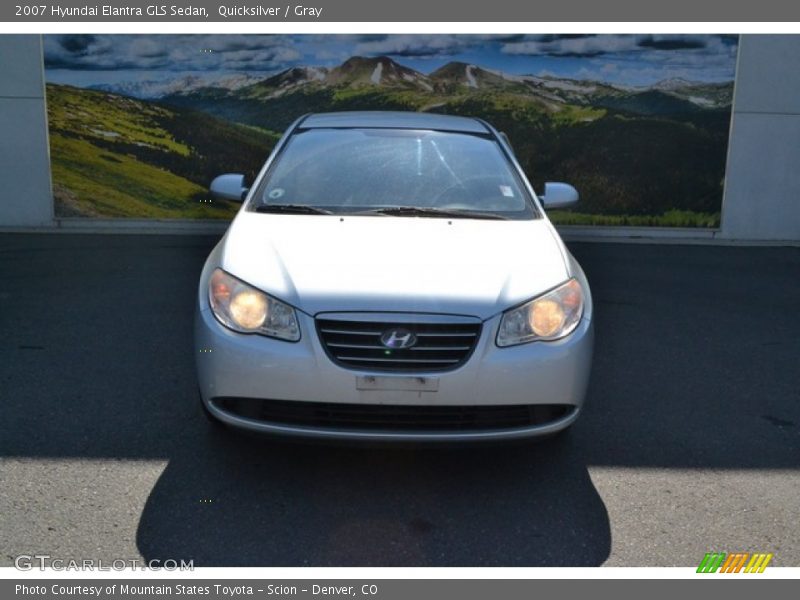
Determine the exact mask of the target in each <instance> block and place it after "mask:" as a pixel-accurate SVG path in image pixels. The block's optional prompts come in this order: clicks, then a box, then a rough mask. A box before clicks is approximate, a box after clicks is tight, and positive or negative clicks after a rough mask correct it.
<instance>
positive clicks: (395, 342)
mask: <svg viewBox="0 0 800 600" xmlns="http://www.w3.org/2000/svg"><path fill="white" fill-rule="evenodd" d="M416 343H417V336H415V335H414V334H413V333H412V332H411V331H409V330H408V329H403V328H402V327H398V328H396V329H387V330H386V331H384V332H383V335H382V336H381V344H383V345H384V346H386V347H387V348H391V349H393V350H402V349H403V348H411V346H413V345H414V344H416Z"/></svg>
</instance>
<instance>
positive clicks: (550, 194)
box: [539, 181, 578, 208]
mask: <svg viewBox="0 0 800 600" xmlns="http://www.w3.org/2000/svg"><path fill="white" fill-rule="evenodd" d="M539 200H541V201H542V205H543V206H544V207H545V208H570V207H572V206H575V205H576V204H577V203H578V190H576V189H575V188H574V187H572V186H571V185H570V184H568V183H557V182H553V181H548V182H547V183H545V184H544V194H542V195H541V196H539Z"/></svg>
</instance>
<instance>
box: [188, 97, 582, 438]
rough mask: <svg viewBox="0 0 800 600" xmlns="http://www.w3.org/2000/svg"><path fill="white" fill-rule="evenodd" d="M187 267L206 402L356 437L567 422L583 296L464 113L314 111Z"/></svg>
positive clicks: (248, 418)
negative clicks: (195, 278)
mask: <svg viewBox="0 0 800 600" xmlns="http://www.w3.org/2000/svg"><path fill="white" fill-rule="evenodd" d="M211 191H212V193H214V194H215V195H216V196H217V197H221V198H227V199H231V200H237V201H242V200H244V204H243V206H242V208H241V210H240V211H239V212H238V214H237V215H236V217H235V219H234V220H233V222H232V223H231V225H230V227H229V229H228V231H227V233H226V234H225V236H224V237H223V238H222V240H221V241H220V242H219V244H218V245H217V246H216V247H215V248H214V250H213V251H212V252H211V255H210V256H209V257H208V260H207V261H206V264H205V267H204V269H203V273H202V276H201V278H200V287H199V293H198V296H197V302H198V310H197V314H196V323H195V339H196V353H197V373H198V378H199V385H200V395H201V399H202V403H203V408H204V409H205V410H206V412H207V414H208V415H209V416H211V417H212V418H213V419H216V420H218V421H221V422H222V423H225V424H227V425H231V426H235V427H240V428H245V429H249V430H254V431H261V432H268V433H274V434H285V435H295V436H315V437H324V438H356V439H367V440H411V441H427V440H431V441H434V440H435V441H447V440H454V441H470V440H500V439H511V438H520V437H526V436H538V435H547V434H552V433H555V432H557V431H560V430H562V429H564V428H566V427H568V426H569V425H570V424H572V423H573V422H574V420H575V419H576V418H577V417H578V414H579V413H580V410H581V406H582V404H583V400H584V395H585V392H586V387H587V382H588V378H589V372H590V367H591V360H592V337H593V329H592V301H591V296H590V293H589V286H588V283H587V281H586V278H585V276H584V274H583V271H582V270H581V267H580V266H579V265H578V263H577V262H576V261H575V259H574V258H573V257H572V256H571V255H570V253H569V252H568V251H567V249H566V248H565V246H564V244H563V242H562V241H561V239H560V238H559V236H558V234H557V232H556V231H555V229H554V228H553V226H552V225H551V223H550V221H549V220H548V219H547V217H546V216H545V214H544V212H543V207H548V208H549V207H563V206H568V205H571V204H574V203H575V202H576V201H577V198H578V195H577V192H576V191H575V189H574V188H572V187H571V186H569V185H567V184H563V183H548V184H546V185H545V191H544V194H542V195H541V196H540V197H537V195H536V194H535V193H534V191H533V189H532V187H531V185H530V183H529V182H528V180H527V179H526V177H525V174H524V173H523V171H522V169H521V168H520V165H519V164H518V162H517V160H516V159H515V157H514V154H513V151H512V149H511V147H510V145H509V143H508V141H507V140H506V137H505V136H504V135H503V134H501V133H499V132H497V131H496V130H495V129H494V128H493V127H491V126H490V125H489V124H487V123H485V122H483V121H481V120H478V119H472V118H465V117H454V116H443V115H434V114H426V113H402V112H351V113H327V114H312V115H308V116H305V117H303V118H301V119H299V120H297V121H296V122H295V123H294V124H293V125H292V126H291V127H290V128H289V129H288V131H287V132H286V133H285V134H284V136H283V137H282V139H281V140H280V141H279V142H278V144H277V146H276V147H275V149H274V151H273V152H272V154H271V156H270V157H269V159H268V160H267V162H266V164H265V165H264V168H263V169H262V170H261V172H260V173H259V175H258V177H257V178H256V180H255V182H254V183H253V185H252V187H251V188H249V189H247V188H245V186H244V177H243V176H242V175H232V174H228V175H222V176H220V177H217V178H216V179H215V180H214V182H212V185H211Z"/></svg>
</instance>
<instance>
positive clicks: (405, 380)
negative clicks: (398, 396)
mask: <svg viewBox="0 0 800 600" xmlns="http://www.w3.org/2000/svg"><path fill="white" fill-rule="evenodd" d="M356 389H357V390H372V391H392V392H438V391H439V378H438V377H407V376H406V377H404V376H394V375H392V376H385V375H362V376H358V377H356Z"/></svg>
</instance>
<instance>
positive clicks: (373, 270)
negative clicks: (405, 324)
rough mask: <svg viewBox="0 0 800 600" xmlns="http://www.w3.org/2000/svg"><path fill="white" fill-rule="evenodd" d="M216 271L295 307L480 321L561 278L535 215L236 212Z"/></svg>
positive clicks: (552, 242)
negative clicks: (461, 216) (468, 317)
mask: <svg viewBox="0 0 800 600" xmlns="http://www.w3.org/2000/svg"><path fill="white" fill-rule="evenodd" d="M221 266H222V268H223V269H225V270H226V271H228V272H229V273H231V274H232V275H235V276H236V277H239V278H240V279H242V280H244V281H246V282H247V283H250V284H251V285H253V286H255V287H257V288H259V289H261V290H263V291H265V292H267V293H269V294H272V295H273V296H275V297H277V298H279V299H281V300H284V301H285V302H288V303H289V304H292V305H293V306H295V307H296V308H299V309H300V310H302V311H304V312H306V313H308V314H310V315H316V314H317V313H320V312H329V311H333V312H342V311H361V312H365V311H386V312H390V311H403V312H425V313H448V314H460V315H471V316H476V317H479V318H481V319H487V318H489V317H491V316H493V315H495V314H497V313H498V312H500V311H503V310H505V309H507V308H509V307H511V306H513V305H515V304H517V303H519V302H522V301H524V300H527V299H529V298H531V297H533V296H536V295H538V294H540V293H542V292H544V291H546V290H548V289H550V288H552V287H554V286H556V285H558V284H559V283H561V282H563V281H564V280H565V279H567V277H568V274H567V268H566V266H565V260H564V256H563V253H562V247H561V244H560V242H559V241H558V239H557V236H556V235H555V234H554V232H553V231H552V230H551V227H550V225H549V224H548V223H547V221H546V220H544V219H537V220H527V221H499V220H498V221H494V220H478V219H440V218H419V217H388V216H358V217H338V216H325V215H266V214H258V213H250V212H241V213H240V214H239V215H238V216H237V217H236V219H235V220H234V222H233V223H232V225H231V227H230V229H229V230H228V233H227V234H226V236H225V239H224V240H223V247H222V256H221Z"/></svg>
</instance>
